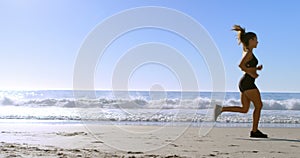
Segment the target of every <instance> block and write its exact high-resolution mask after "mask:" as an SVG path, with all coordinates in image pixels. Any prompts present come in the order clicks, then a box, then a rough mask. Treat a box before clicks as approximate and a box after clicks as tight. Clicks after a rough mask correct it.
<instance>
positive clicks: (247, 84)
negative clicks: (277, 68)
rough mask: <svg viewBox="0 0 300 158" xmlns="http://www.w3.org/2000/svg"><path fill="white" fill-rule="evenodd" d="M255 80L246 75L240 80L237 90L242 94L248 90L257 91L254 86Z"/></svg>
mask: <svg viewBox="0 0 300 158" xmlns="http://www.w3.org/2000/svg"><path fill="white" fill-rule="evenodd" d="M254 82H255V78H253V77H251V76H250V75H248V74H247V73H246V74H245V75H244V76H243V77H242V78H241V80H240V83H239V89H240V91H241V92H244V91H246V90H249V89H257V87H256V85H255V83H254Z"/></svg>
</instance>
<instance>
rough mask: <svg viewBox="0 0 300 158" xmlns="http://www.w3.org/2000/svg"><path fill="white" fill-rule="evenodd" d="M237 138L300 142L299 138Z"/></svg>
mask: <svg viewBox="0 0 300 158" xmlns="http://www.w3.org/2000/svg"><path fill="white" fill-rule="evenodd" d="M237 139H239V140H250V141H278V142H297V143H300V140H299V139H284V138H237Z"/></svg>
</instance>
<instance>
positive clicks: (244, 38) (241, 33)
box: [232, 25, 256, 51]
mask: <svg viewBox="0 0 300 158" xmlns="http://www.w3.org/2000/svg"><path fill="white" fill-rule="evenodd" d="M232 30H233V31H236V32H237V33H238V34H237V38H238V41H239V44H241V43H242V45H243V50H244V51H247V49H248V45H249V40H250V39H253V38H255V37H256V34H255V33H253V32H246V30H245V28H242V27H241V26H240V25H233V27H232Z"/></svg>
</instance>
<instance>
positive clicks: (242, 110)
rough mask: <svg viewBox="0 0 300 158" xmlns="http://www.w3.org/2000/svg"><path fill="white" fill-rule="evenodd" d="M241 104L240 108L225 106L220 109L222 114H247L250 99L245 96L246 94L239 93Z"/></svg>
mask: <svg viewBox="0 0 300 158" xmlns="http://www.w3.org/2000/svg"><path fill="white" fill-rule="evenodd" d="M241 102H242V107H240V106H227V107H223V108H222V112H240V113H247V112H248V111H249V107H250V99H249V98H248V96H247V95H246V93H244V92H242V93H241Z"/></svg>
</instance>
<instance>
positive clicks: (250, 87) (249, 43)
mask: <svg viewBox="0 0 300 158" xmlns="http://www.w3.org/2000/svg"><path fill="white" fill-rule="evenodd" d="M232 30H233V31H236V32H237V33H238V40H239V44H240V43H242V45H243V58H242V60H241V62H240V65H239V67H240V68H241V70H242V71H244V72H245V74H244V76H243V77H242V78H241V80H240V83H239V89H240V91H241V103H242V107H239V106H229V107H222V106H220V105H216V106H215V111H214V112H215V113H214V114H215V115H214V117H215V120H216V119H217V117H218V116H219V115H220V114H221V113H222V112H240V113H247V112H248V110H249V107H250V102H253V104H254V107H255V108H254V111H253V124H252V130H251V132H250V137H256V138H267V137H268V136H267V135H266V134H264V133H262V132H260V131H259V130H258V123H259V118H260V112H261V109H262V106H263V104H262V101H261V97H260V92H259V90H258V88H257V87H256V85H255V83H254V82H255V79H256V78H257V77H258V74H257V72H256V71H257V70H262V65H259V66H257V64H258V60H257V58H256V57H255V55H254V54H253V49H254V48H256V47H257V44H258V41H257V36H256V34H255V33H253V32H246V31H245V29H244V28H242V27H241V26H239V25H234V26H233V29H232Z"/></svg>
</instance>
